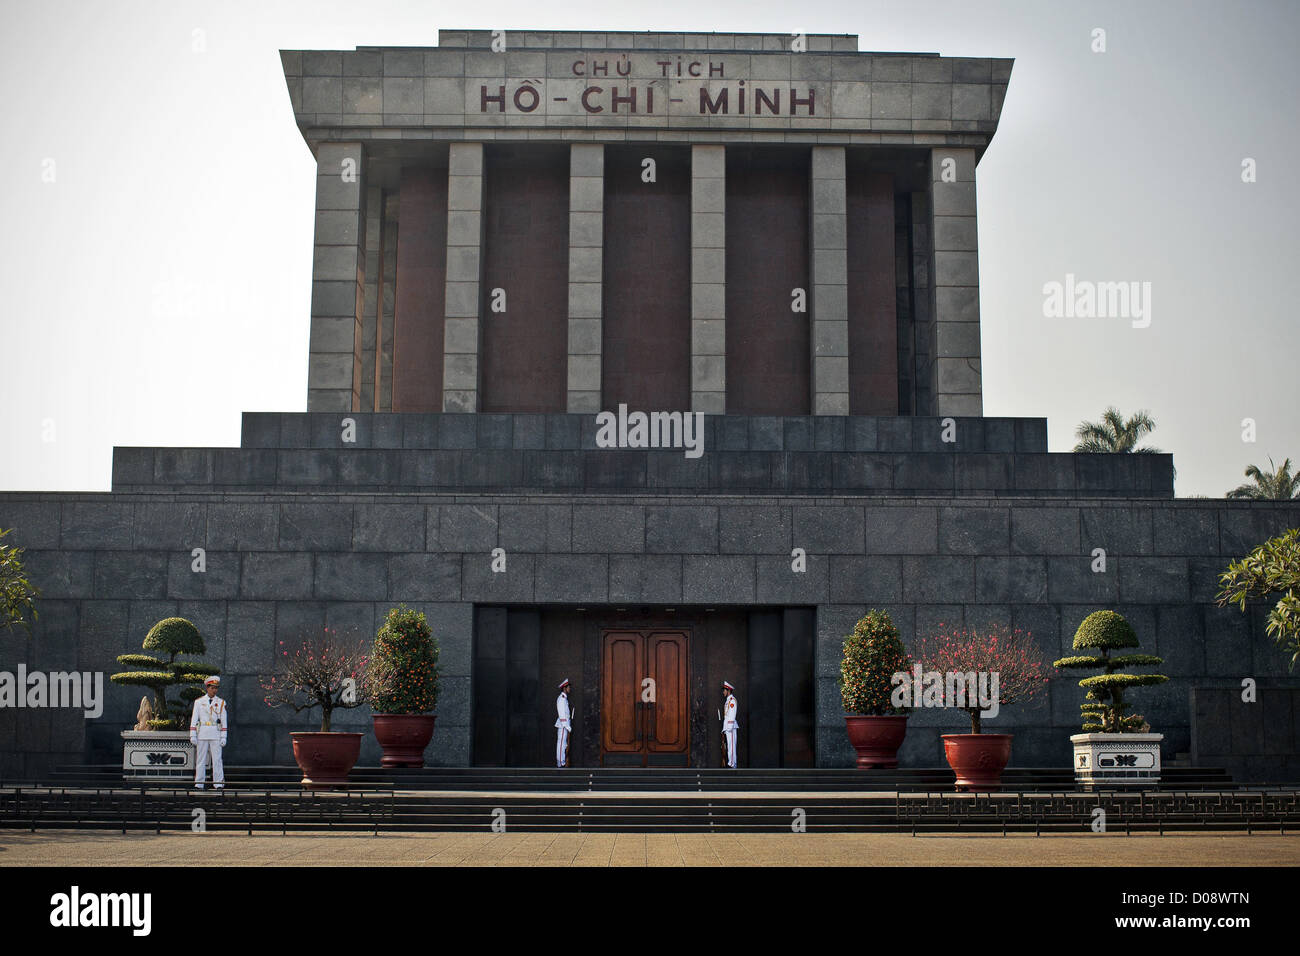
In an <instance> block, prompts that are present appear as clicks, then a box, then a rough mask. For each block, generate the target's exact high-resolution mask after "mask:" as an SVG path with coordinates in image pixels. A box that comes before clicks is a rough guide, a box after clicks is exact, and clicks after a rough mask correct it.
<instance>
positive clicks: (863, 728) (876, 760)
mask: <svg viewBox="0 0 1300 956" xmlns="http://www.w3.org/2000/svg"><path fill="white" fill-rule="evenodd" d="M844 727H845V729H846V730H847V731H848V732H849V743H851V744H853V749H854V750H856V751H857V752H858V769H860V770H892V769H894V768H895V767H897V766H898V748H899V747H901V746H902V744H903V737H904V736H905V735H906V734H907V715H906V714H891V715H889V716H885V717H864V716H859V717H849V716H847V715H846V716H845V718H844Z"/></svg>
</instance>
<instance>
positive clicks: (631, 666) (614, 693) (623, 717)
mask: <svg viewBox="0 0 1300 956" xmlns="http://www.w3.org/2000/svg"><path fill="white" fill-rule="evenodd" d="M644 646H645V642H644V639H643V638H642V636H641V635H640V634H639V633H637V632H635V631H632V632H626V631H611V632H608V633H607V634H606V635H605V653H604V661H603V664H604V666H603V667H602V669H601V711H600V713H601V725H602V726H601V737H602V744H603V747H604V749H605V750H606V751H611V752H615V753H629V752H635V751H637V750H639V749H640V746H641V741H640V739H639V727H638V726H637V724H638V720H639V717H640V715H639V712H638V708H637V702H638V701H639V700H640V699H641V698H640V686H641V680H640V671H641V668H642V659H643V657H644V654H645V650H644Z"/></svg>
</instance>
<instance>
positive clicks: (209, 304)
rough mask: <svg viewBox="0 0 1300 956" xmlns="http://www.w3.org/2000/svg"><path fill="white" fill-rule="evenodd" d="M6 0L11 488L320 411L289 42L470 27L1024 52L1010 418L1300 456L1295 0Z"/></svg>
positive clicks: (1195, 448) (0, 385)
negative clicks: (1114, 420) (1125, 419)
mask: <svg viewBox="0 0 1300 956" xmlns="http://www.w3.org/2000/svg"><path fill="white" fill-rule="evenodd" d="M0 10H2V11H3V12H2V13H0V35H3V36H4V37H5V39H6V41H7V42H6V43H5V55H4V57H3V58H0V83H2V84H3V89H4V90H5V91H6V96H5V98H4V105H3V107H0V116H2V117H3V121H2V122H0V145H2V147H3V158H4V168H5V171H6V175H4V176H3V177H0V209H2V210H3V222H4V224H5V226H6V228H5V229H4V230H3V233H2V234H0V288H3V290H4V294H3V298H2V299H0V369H3V378H2V379H0V399H2V401H3V408H4V414H3V415H0V488H2V489H8V490H107V489H108V488H109V479H110V464H111V460H112V446H113V445H158V446H182V447H196V446H220V445H237V444H238V442H239V424H240V412H241V411H302V410H304V409H305V408H306V393H307V381H306V379H307V332H308V298H309V292H310V286H311V258H312V250H311V243H312V220H313V216H312V209H313V198H314V197H313V189H314V175H313V171H314V163H313V160H312V157H311V154H310V152H309V151H308V149H307V146H306V145H305V144H304V143H303V141H302V138H301V137H300V136H299V134H298V131H297V129H296V127H295V126H294V122H293V114H292V112H291V110H290V106H289V98H288V93H287V91H286V89H285V84H284V78H283V74H282V73H281V69H280V60H279V56H278V54H277V51H278V50H279V49H351V48H353V47H355V46H362V45H393V46H433V45H436V43H437V31H438V30H439V29H440V28H441V29H454V28H466V27H468V28H482V29H506V30H509V29H619V30H689V31H711V30H717V31H733V32H781V33H791V32H796V31H805V32H816V33H857V34H859V36H860V41H859V46H860V49H862V50H864V51H868V50H887V51H917V52H937V53H942V54H944V55H945V56H1002V57H1014V58H1015V60H1016V63H1015V69H1014V71H1013V73H1012V77H1011V84H1010V88H1009V90H1008V93H1007V98H1006V104H1005V106H1004V107H1003V111H1002V118H1001V125H1000V128H999V130H998V133H997V135H996V137H995V138H994V140H993V145H992V146H991V147H990V149H989V151H988V152H987V154H986V155H985V156H984V159H983V161H982V162H981V163H980V166H979V173H978V176H979V217H980V280H981V309H982V317H983V362H984V364H983V369H984V396H985V401H984V408H985V414H988V415H1017V416H1039V417H1046V418H1047V420H1048V428H1049V435H1050V442H1051V447H1052V450H1054V451H1065V450H1068V449H1069V448H1070V447H1071V445H1072V444H1073V430H1074V428H1075V426H1076V425H1077V424H1078V423H1079V422H1080V421H1081V420H1083V419H1085V418H1090V419H1095V418H1098V417H1099V416H1100V413H1101V411H1102V410H1103V409H1104V408H1105V406H1106V405H1108V404H1114V405H1117V406H1119V408H1120V409H1121V410H1123V411H1125V412H1131V411H1133V410H1135V409H1137V408H1146V409H1149V410H1150V412H1151V414H1152V415H1153V416H1154V418H1155V420H1156V422H1157V423H1158V425H1159V428H1158V429H1157V431H1156V433H1155V435H1154V436H1153V439H1152V443H1153V444H1155V445H1158V446H1159V447H1161V448H1162V449H1164V450H1166V451H1171V452H1173V453H1174V455H1175V459H1174V460H1175V464H1176V465H1177V467H1178V493H1179V494H1180V495H1189V494H1208V495H1214V496H1218V495H1222V494H1223V493H1224V491H1226V490H1227V489H1228V488H1230V487H1233V486H1235V485H1236V484H1238V483H1239V482H1240V481H1241V480H1243V479H1242V475H1241V472H1242V470H1243V469H1244V468H1245V466H1246V464H1248V463H1250V462H1255V463H1258V464H1260V465H1263V466H1267V459H1268V457H1269V456H1272V457H1273V458H1274V459H1275V460H1276V461H1278V462H1280V461H1281V460H1282V459H1283V458H1284V457H1287V456H1288V455H1290V456H1294V457H1300V407H1298V406H1297V402H1296V394H1297V389H1296V387H1295V379H1294V367H1295V355H1296V351H1297V348H1296V347H1297V344H1300V343H1298V339H1300V332H1298V331H1297V329H1298V328H1300V325H1298V324H1297V321H1296V317H1295V305H1294V301H1293V300H1291V299H1290V297H1289V294H1288V293H1287V292H1286V291H1285V290H1286V288H1287V286H1286V283H1287V282H1289V281H1291V279H1292V278H1294V276H1295V272H1296V269H1297V252H1298V251H1300V248H1298V243H1297V238H1296V226H1297V213H1298V212H1300V202H1298V201H1297V200H1298V199H1300V181H1298V180H1297V177H1296V176H1295V171H1294V169H1293V168H1292V164H1293V162H1294V158H1295V157H1296V156H1297V155H1300V133H1298V132H1297V124H1296V119H1295V117H1296V115H1297V105H1296V104H1297V103H1298V102H1300V65H1298V61H1297V59H1296V57H1295V54H1294V45H1295V42H1296V40H1297V36H1300V32H1298V31H1297V27H1298V26H1300V4H1296V3H1293V2H1290V0H1279V2H1232V3H1228V2H1220V3H1203V2H1178V0H1167V2H1144V3H1141V4H1133V3H1130V2H1115V3H1097V2H1078V3H1068V4H1067V3H1058V2H1052V3H1043V2H1038V0H1027V2H1019V3H1013V2H1003V3H986V2H976V0H967V2H954V3H945V2H889V3H872V2H862V0H853V2H847V0H826V2H821V0H804V2H801V3H799V4H797V5H792V4H788V3H777V2H770V0H749V2H744V3H740V2H712V3H708V4H701V3H698V2H681V0H660V2H658V3H655V4H651V5H646V4H641V3H624V4H600V5H597V6H595V7H592V6H591V5H589V4H577V3H573V4H570V5H564V4H561V5H549V4H548V5H542V6H539V5H537V4H535V3H521V2H516V0H499V2H496V3H493V4H491V5H490V6H483V7H473V6H470V7H461V6H459V5H455V4H433V3H429V2H427V0H426V2H377V0H368V2H366V3H356V2H354V0H349V2H320V0H317V2H311V3H306V2H303V3H289V2H284V3H273V2H222V3H199V2H192V3H184V2H181V3H178V2H173V0H168V2H140V0H132V2H90V0H83V2H72V3H68V2H29V3H17V2H13V0H3V2H2V3H0ZM792 16H797V19H792ZM1095 28H1102V29H1104V30H1105V31H1106V46H1107V49H1106V52H1105V53H1094V52H1092V50H1091V48H1090V47H1091V44H1092V31H1093V30H1094V29H1095ZM195 30H202V31H203V34H202V36H203V38H204V41H205V44H206V49H205V50H203V51H202V52H195V50H194V49H193V46H194V43H193V37H194V31H195ZM1248 157H1249V158H1252V159H1254V160H1255V161H1256V163H1257V170H1258V173H1257V175H1258V181H1257V182H1255V183H1250V184H1247V183H1243V182H1242V178H1241V164H1242V161H1243V159H1245V158H1248ZM50 161H52V162H53V165H52V166H51V165H50ZM51 169H52V170H53V179H54V181H53V182H46V181H44V178H48V175H49V172H50V170H51ZM1067 274H1073V275H1075V276H1076V277H1077V279H1079V280H1091V281H1139V282H1150V283H1151V323H1150V326H1149V327H1148V328H1142V329H1139V328H1134V327H1133V325H1132V323H1131V322H1130V321H1128V320H1126V319H1083V318H1073V319H1066V318H1058V319H1051V318H1045V317H1044V315H1043V300H1044V295H1043V286H1044V284H1045V283H1048V282H1052V281H1058V282H1063V281H1064V280H1065V277H1066V275H1067ZM1247 417H1249V418H1253V419H1255V421H1256V422H1257V429H1258V434H1257V441H1256V442H1255V443H1254V444H1248V443H1244V442H1243V441H1242V429H1241V422H1242V419H1244V418H1247Z"/></svg>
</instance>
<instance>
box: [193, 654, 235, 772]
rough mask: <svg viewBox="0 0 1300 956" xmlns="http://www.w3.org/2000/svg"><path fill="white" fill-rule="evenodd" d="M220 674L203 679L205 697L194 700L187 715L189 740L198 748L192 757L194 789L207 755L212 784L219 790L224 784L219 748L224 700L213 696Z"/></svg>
mask: <svg viewBox="0 0 1300 956" xmlns="http://www.w3.org/2000/svg"><path fill="white" fill-rule="evenodd" d="M220 685H221V678H220V677H217V676H215V675H213V676H212V677H209V678H208V679H207V680H205V681H204V682H203V687H204V689H205V690H206V691H207V692H208V694H207V696H206V697H199V698H198V699H196V700H195V701H194V713H193V715H192V716H191V717H190V743H192V744H194V745H195V746H196V747H197V748H198V753H197V754H196V755H195V757H196V759H195V761H194V789H195V790H202V789H203V781H204V778H205V777H206V776H207V773H208V758H209V757H211V758H212V786H213V787H214V788H215V789H217V790H222V789H224V788H225V786H226V769H225V767H224V766H222V763H221V748H222V747H224V746H225V745H226V729H227V726H226V702H225V701H224V700H222V699H221V698H220V697H218V696H217V687H219V686H220Z"/></svg>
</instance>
